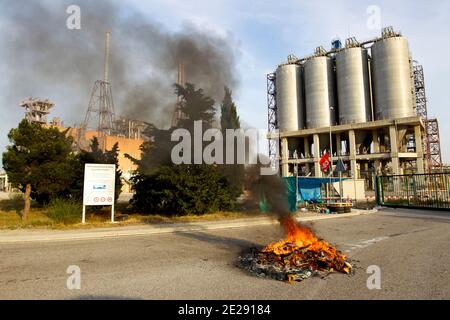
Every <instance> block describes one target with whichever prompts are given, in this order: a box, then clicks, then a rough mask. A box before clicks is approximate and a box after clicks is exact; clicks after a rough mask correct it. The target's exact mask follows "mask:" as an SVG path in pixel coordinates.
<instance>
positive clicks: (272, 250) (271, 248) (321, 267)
mask: <svg viewBox="0 0 450 320" xmlns="http://www.w3.org/2000/svg"><path fill="white" fill-rule="evenodd" d="M281 225H282V226H283V228H284V230H285V233H286V239H284V240H282V241H279V242H276V243H272V244H270V245H268V246H267V247H265V248H264V249H262V250H254V251H253V252H252V253H250V254H247V255H246V256H244V257H241V263H242V265H243V267H244V268H246V269H248V270H250V271H252V272H254V273H257V274H258V275H264V276H266V275H267V276H271V277H273V278H276V279H279V280H284V281H288V282H293V281H302V280H304V279H306V278H309V277H310V276H312V275H313V274H317V273H319V272H326V273H331V272H334V271H338V272H342V273H345V274H349V273H350V272H351V269H352V266H351V264H349V263H348V262H347V261H346V256H345V255H343V254H342V253H340V252H338V251H337V250H336V248H334V247H333V246H332V245H330V244H329V243H328V242H326V241H324V240H321V239H319V238H318V237H317V236H316V235H315V234H314V233H313V232H312V231H311V229H309V228H307V227H305V226H302V225H300V224H298V223H297V222H296V221H295V219H294V217H293V216H291V215H290V216H288V217H286V218H284V219H282V220H281Z"/></svg>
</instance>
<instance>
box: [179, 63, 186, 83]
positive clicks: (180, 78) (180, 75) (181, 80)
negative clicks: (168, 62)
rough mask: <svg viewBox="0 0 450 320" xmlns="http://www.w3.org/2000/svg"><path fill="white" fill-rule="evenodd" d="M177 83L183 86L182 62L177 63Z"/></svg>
mask: <svg viewBox="0 0 450 320" xmlns="http://www.w3.org/2000/svg"><path fill="white" fill-rule="evenodd" d="M178 84H179V85H180V86H183V87H184V84H185V83H184V64H183V62H179V63H178Z"/></svg>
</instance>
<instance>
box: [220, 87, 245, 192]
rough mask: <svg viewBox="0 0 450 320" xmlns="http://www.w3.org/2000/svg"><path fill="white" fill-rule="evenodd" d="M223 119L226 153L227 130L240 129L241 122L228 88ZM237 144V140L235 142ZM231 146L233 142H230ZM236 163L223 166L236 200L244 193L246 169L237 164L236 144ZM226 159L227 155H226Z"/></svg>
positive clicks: (223, 107) (235, 148) (221, 118)
mask: <svg viewBox="0 0 450 320" xmlns="http://www.w3.org/2000/svg"><path fill="white" fill-rule="evenodd" d="M221 112H222V113H221V117H220V124H221V128H222V132H223V137H224V150H225V151H224V152H225V153H226V150H227V148H226V145H227V139H226V130H227V129H233V130H236V129H240V127H241V122H240V120H239V116H238V114H237V107H236V104H235V103H234V101H233V98H232V92H231V90H230V89H229V88H228V87H225V96H224V98H223V101H222V105H221ZM234 142H236V140H235V141H234ZM230 144H231V142H230ZM234 155H235V158H234V163H233V164H224V165H222V166H221V172H222V174H223V175H224V176H225V177H226V178H227V180H228V183H229V185H230V188H231V190H232V194H233V196H234V197H235V198H237V197H239V196H240V195H241V193H242V190H243V187H244V174H245V168H244V166H243V165H238V164H237V146H236V144H234ZM225 159H226V154H225Z"/></svg>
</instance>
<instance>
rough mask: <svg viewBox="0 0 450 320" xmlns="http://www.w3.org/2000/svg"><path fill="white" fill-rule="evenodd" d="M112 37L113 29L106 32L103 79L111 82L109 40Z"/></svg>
mask: <svg viewBox="0 0 450 320" xmlns="http://www.w3.org/2000/svg"><path fill="white" fill-rule="evenodd" d="M110 37H111V31H107V32H106V34H105V66H104V71H105V74H104V77H103V81H105V82H109V42H110Z"/></svg>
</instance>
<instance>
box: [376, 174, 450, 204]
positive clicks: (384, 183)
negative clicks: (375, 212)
mask: <svg viewBox="0 0 450 320" xmlns="http://www.w3.org/2000/svg"><path fill="white" fill-rule="evenodd" d="M376 181H377V202H378V204H379V205H382V206H388V207H405V208H427V209H439V210H450V174H449V173H434V174H417V175H405V176H378V177H377V179H376Z"/></svg>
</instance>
